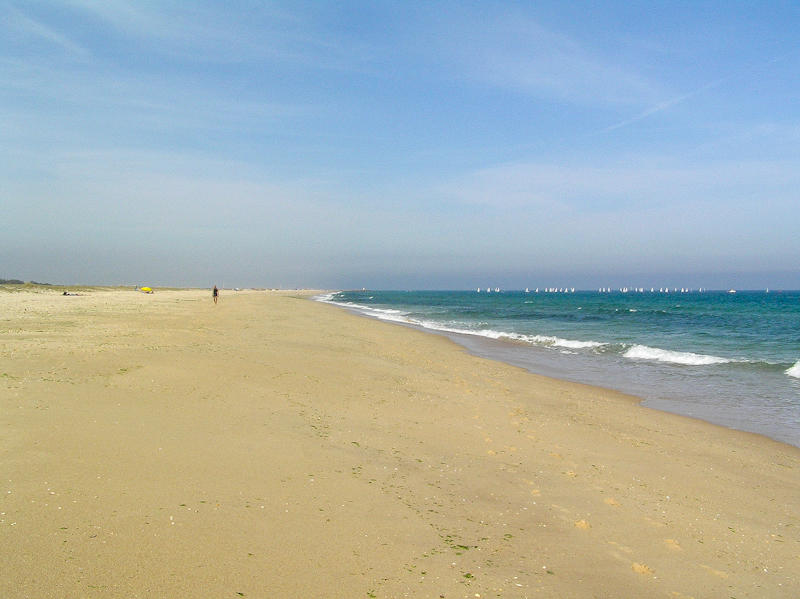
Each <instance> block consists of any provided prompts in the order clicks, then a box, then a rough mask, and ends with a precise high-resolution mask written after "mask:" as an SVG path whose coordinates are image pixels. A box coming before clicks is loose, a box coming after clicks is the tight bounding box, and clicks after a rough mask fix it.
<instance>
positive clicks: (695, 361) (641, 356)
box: [622, 345, 734, 366]
mask: <svg viewBox="0 0 800 599" xmlns="http://www.w3.org/2000/svg"><path fill="white" fill-rule="evenodd" d="M622 355H623V357H625V358H631V359H634V360H655V361H658V362H669V363H671V364H683V365H685V366H709V365H712V364H728V363H730V362H733V361H734V360H730V359H728V358H720V357H718V356H707V355H704V354H695V353H692V352H679V351H671V350H668V349H660V348H658V347H648V346H647V345H632V346H631V347H630V348H628V350H627V351H626V352H625V353H623V354H622Z"/></svg>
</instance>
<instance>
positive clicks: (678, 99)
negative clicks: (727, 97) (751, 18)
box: [597, 50, 795, 134]
mask: <svg viewBox="0 0 800 599" xmlns="http://www.w3.org/2000/svg"><path fill="white" fill-rule="evenodd" d="M794 52H795V50H792V51H789V52H786V53H785V54H781V55H779V56H776V57H775V58H771V59H769V60H767V61H764V62H763V63H760V64H759V65H758V66H767V65H771V64H773V63H776V62H778V61H780V60H783V59H784V58H786V57H787V56H789V55H791V54H794ZM751 69H752V67H751V68H750V69H743V70H751ZM740 74H741V73H740V72H737V73H732V74H730V75H726V76H725V77H721V78H719V79H715V80H714V81H710V82H709V83H706V84H705V85H701V86H700V87H698V88H697V89H695V90H693V91H690V92H687V93H685V94H681V95H679V96H675V97H674V98H670V99H669V100H665V101H663V102H659V103H658V104H656V105H654V106H651V107H650V108H648V109H647V110H645V111H644V112H640V113H639V114H637V115H636V116H633V117H631V118H629V119H625V120H624V121H620V122H618V123H615V124H614V125H611V126H609V127H606V128H605V129H601V130H600V131H598V132H597V134H599V133H608V132H609V131H614V130H615V129H620V128H622V127H626V126H628V125H630V124H632V123H635V122H637V121H641V120H642V119H646V118H647V117H649V116H651V115H654V114H656V113H659V112H662V111H664V110H667V109H668V108H672V107H673V106H675V105H677V104H681V103H683V102H685V101H686V100H688V99H690V98H692V97H694V96H696V95H698V94H700V93H702V92H704V91H706V90H709V89H712V88H714V87H717V86H719V85H722V84H723V83H725V82H726V81H728V80H730V79H733V78H734V77H736V76H738V75H740Z"/></svg>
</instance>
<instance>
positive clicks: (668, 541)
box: [664, 539, 683, 551]
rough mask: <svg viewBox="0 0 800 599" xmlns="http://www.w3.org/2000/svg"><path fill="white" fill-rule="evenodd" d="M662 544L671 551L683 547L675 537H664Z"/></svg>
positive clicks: (681, 549) (680, 549)
mask: <svg viewBox="0 0 800 599" xmlns="http://www.w3.org/2000/svg"><path fill="white" fill-rule="evenodd" d="M664 544H665V545H666V546H667V547H668V548H670V549H672V550H673V551H683V547H681V546H680V544H679V543H678V541H676V540H675V539H664Z"/></svg>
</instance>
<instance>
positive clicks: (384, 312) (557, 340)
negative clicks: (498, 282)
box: [315, 294, 607, 349]
mask: <svg viewBox="0 0 800 599" xmlns="http://www.w3.org/2000/svg"><path fill="white" fill-rule="evenodd" d="M315 299H316V300H318V301H321V302H326V303H329V304H335V305H337V306H343V307H345V308H349V309H351V310H358V311H360V312H363V313H364V314H367V315H369V316H372V317H374V318H378V319H380V320H388V321H391V322H401V323H405V324H412V325H416V326H420V327H423V328H426V329H431V330H433V331H440V332H442V333H456V334H459V335H476V336H478V337H487V338H488V339H508V340H511V341H519V342H522V343H528V344H530V345H540V346H545V347H558V348H565V349H594V348H598V347H603V346H605V345H607V344H606V343H600V342H599V341H578V340H575V339H562V338H561V337H554V336H550V335H523V334H521V333H509V332H506V331H496V330H494V329H480V330H475V329H463V328H459V327H456V326H452V325H447V324H445V323H441V322H436V321H432V320H417V319H415V318H410V317H409V316H408V314H409V313H408V312H403V311H401V310H393V309H389V308H373V307H371V306H365V305H363V304H356V303H354V302H337V301H333V294H328V295H321V296H317V297H316V298H315Z"/></svg>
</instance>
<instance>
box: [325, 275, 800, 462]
mask: <svg viewBox="0 0 800 599" xmlns="http://www.w3.org/2000/svg"><path fill="white" fill-rule="evenodd" d="M317 299H319V300H320V301H325V302H329V303H334V304H337V305H340V306H343V307H345V308H348V309H350V310H353V311H356V312H359V313H361V314H364V315H367V316H372V317H375V318H379V319H381V320H386V321H392V322H396V323H401V324H405V325H408V326H414V327H418V328H421V329H426V330H429V331H433V332H437V333H440V334H444V335H446V336H448V337H450V338H451V339H453V340H454V341H456V342H457V343H459V344H461V345H463V346H465V347H466V348H467V349H468V350H469V351H471V352H472V353H474V354H476V355H480V356H483V357H487V358H492V359H497V360H501V361H504V362H507V363H510V364H514V365H516V366H520V367H523V368H526V369H528V370H530V371H531V372H535V373H538V374H543V375H547V376H552V377H555V378H559V379H564V380H569V381H575V382H580V383H588V384H593V385H598V386H602V387H606V388H609V389H615V390H618V391H622V392H625V393H630V394H633V395H636V396H638V397H640V398H642V399H643V400H644V401H643V405H645V406H649V407H653V408H657V409H660V410H665V411H669V412H675V413H678V414H684V415H687V416H692V417H695V418H701V419H703V420H707V421H709V422H714V423H716V424H721V425H723V426H727V427H731V428H735V429H740V430H745V431H750V432H755V433H760V434H763V435H766V436H769V437H772V438H773V439H776V440H779V441H783V442H786V443H790V444H792V445H795V446H798V447H800V291H773V290H769V291H765V290H762V291H738V292H735V293H733V292H730V291H707V290H680V289H669V290H668V291H665V290H663V289H662V290H659V289H654V290H652V291H651V290H650V289H646V290H645V289H628V290H605V289H604V290H600V291H573V290H571V289H566V290H563V289H561V290H545V289H539V290H535V289H531V290H530V291H496V290H494V289H493V290H491V292H488V293H487V290H486V289H481V290H480V291H477V290H472V291H366V290H363V291H341V292H337V293H331V294H328V295H325V296H320V297H319V298H317Z"/></svg>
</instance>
